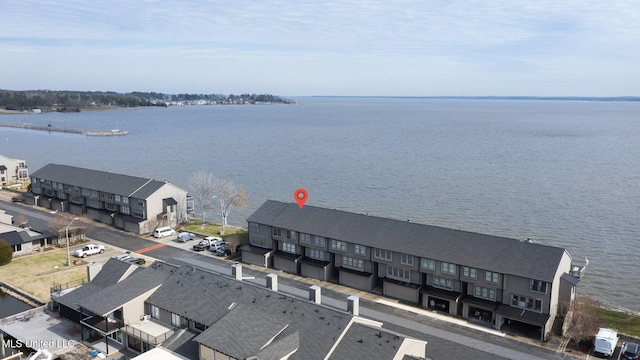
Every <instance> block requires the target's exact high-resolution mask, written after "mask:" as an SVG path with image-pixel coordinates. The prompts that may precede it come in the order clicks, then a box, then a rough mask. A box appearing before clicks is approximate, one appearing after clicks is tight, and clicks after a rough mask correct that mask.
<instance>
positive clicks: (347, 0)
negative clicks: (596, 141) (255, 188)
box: [0, 0, 640, 97]
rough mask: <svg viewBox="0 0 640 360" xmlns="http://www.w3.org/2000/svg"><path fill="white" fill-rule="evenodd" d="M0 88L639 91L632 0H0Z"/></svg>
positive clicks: (637, 17) (638, 29) (287, 92)
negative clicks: (0, 2)
mask: <svg viewBox="0 0 640 360" xmlns="http://www.w3.org/2000/svg"><path fill="white" fill-rule="evenodd" d="M0 89H10V90H30V89H49V90H78V91H116V92H131V91H155V92H162V93H166V94H177V93H204V94H212V93H216V94H241V93H269V94H274V95H281V96H309V95H326V96H332V95H336V96H603V97H607V96H640V1H638V0H619V1H618V0H603V1H591V0H581V1H572V0H549V1H548V0H532V1H528V0H527V1H525V0H504V1H503V0H481V1H476V0H464V1H463V0H417V1H412V0H407V1H402V0H393V1H390V0H387V1H368V0H358V1H356V0H353V1H352V0H343V1H333V0H322V1H320V0H315V1H307V0H295V1H285V0H282V1H267V0H260V1H246V0H234V1H206V0H200V1H193V0H179V1H164V0H146V1H144V0H133V1H132V0H110V1H102V0H91V1H83V0H65V1H51V0H3V1H2V6H1V11H0Z"/></svg>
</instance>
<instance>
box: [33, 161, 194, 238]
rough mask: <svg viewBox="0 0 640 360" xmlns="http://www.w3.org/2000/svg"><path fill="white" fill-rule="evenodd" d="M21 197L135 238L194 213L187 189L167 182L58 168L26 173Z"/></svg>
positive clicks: (94, 171) (78, 169) (174, 223)
mask: <svg viewBox="0 0 640 360" xmlns="http://www.w3.org/2000/svg"><path fill="white" fill-rule="evenodd" d="M25 196H26V199H25V202H26V203H28V204H31V205H37V206H41V207H45V208H48V209H52V210H57V211H63V212H69V213H72V214H76V215H86V216H89V217H91V218H93V219H94V220H96V221H100V222H102V223H105V224H109V225H112V226H114V227H117V228H120V229H124V230H127V231H131V232H135V233H139V234H145V233H149V232H151V231H153V229H154V228H156V227H159V226H170V227H176V226H177V225H178V224H179V223H181V222H182V221H184V220H187V219H188V218H189V217H191V216H192V214H193V211H194V202H193V198H192V197H190V196H189V195H188V193H187V191H186V190H184V189H181V188H180V187H178V186H176V185H173V184H171V183H169V182H166V181H157V180H153V179H147V178H141V177H136V176H130V175H122V174H114V173H109V172H105V171H99V170H91V169H86V168H80V167H75V166H69V165H58V164H48V165H46V166H44V167H43V168H41V169H39V170H37V171H35V172H34V173H33V174H31V192H29V193H27V194H26V195H25Z"/></svg>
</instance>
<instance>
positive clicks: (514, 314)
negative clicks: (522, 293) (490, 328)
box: [496, 304, 549, 326]
mask: <svg viewBox="0 0 640 360" xmlns="http://www.w3.org/2000/svg"><path fill="white" fill-rule="evenodd" d="M496 314H498V315H502V316H503V317H505V318H507V319H511V320H516V321H522V322H525V323H528V324H533V325H537V326H544V325H545V324H546V323H547V320H549V314H542V313H539V312H535V311H531V310H525V309H521V308H516V307H512V306H509V305H505V304H502V305H500V306H498V310H496Z"/></svg>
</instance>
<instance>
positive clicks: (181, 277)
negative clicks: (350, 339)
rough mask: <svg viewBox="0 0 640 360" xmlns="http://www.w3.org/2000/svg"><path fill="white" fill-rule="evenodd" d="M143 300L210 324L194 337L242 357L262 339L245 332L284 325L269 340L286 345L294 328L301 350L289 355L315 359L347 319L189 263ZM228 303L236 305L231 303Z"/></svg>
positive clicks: (270, 331)
mask: <svg viewBox="0 0 640 360" xmlns="http://www.w3.org/2000/svg"><path fill="white" fill-rule="evenodd" d="M147 302H148V303H150V304H152V305H156V306H158V307H160V308H162V309H165V310H168V311H170V312H173V313H176V314H179V315H182V316H185V317H187V318H189V319H191V320H195V321H197V322H200V323H203V324H205V325H207V326H209V328H208V329H207V330H206V331H205V332H203V333H202V334H200V335H199V336H198V337H196V338H195V341H197V342H199V343H201V344H203V345H204V346H207V347H210V348H212V349H218V348H219V347H220V346H222V347H224V349H225V350H226V351H228V352H229V355H231V356H233V357H236V358H244V357H246V356H245V355H246V354H247V351H249V352H250V350H251V349H253V350H255V351H256V353H257V352H258V351H259V350H260V349H259V348H257V349H256V348H255V347H256V346H257V344H258V343H261V342H262V341H263V340H264V337H263V336H261V337H260V338H259V339H258V338H255V339H254V340H248V339H247V338H248V337H247V336H246V334H248V333H254V332H256V330H258V332H259V333H262V334H265V335H271V336H275V335H276V334H277V331H280V330H281V329H282V328H284V327H285V325H287V324H288V326H287V327H286V329H285V330H284V331H282V332H281V333H280V334H279V335H278V336H277V337H276V339H274V342H273V343H272V344H273V345H275V343H276V342H277V341H281V340H282V341H283V343H282V344H287V345H286V346H284V345H283V347H281V348H284V349H287V348H290V347H291V344H290V340H291V339H292V338H291V337H290V336H292V335H293V334H294V333H295V332H298V333H299V335H298V336H299V342H300V348H299V349H298V351H297V352H296V353H295V354H294V355H293V356H292V357H291V358H290V359H313V358H318V354H327V353H328V352H329V350H330V349H331V346H332V345H333V342H334V341H333V340H331V339H334V338H335V337H336V336H338V335H339V334H340V333H341V332H342V330H344V329H345V327H346V325H347V324H348V322H349V320H350V319H351V315H349V314H347V313H344V312H340V311H337V310H333V309H329V308H327V307H324V306H320V305H317V304H314V303H312V302H309V301H306V300H305V301H303V300H299V299H297V298H292V297H290V296H286V295H284V294H281V293H276V292H273V291H271V290H268V289H266V288H263V287H258V286H255V285H251V284H248V283H243V282H239V281H236V280H231V279H228V278H225V277H222V276H220V275H217V274H213V273H210V272H208V271H205V270H202V269H199V268H194V267H192V266H182V267H181V268H180V269H179V270H177V271H176V272H174V273H173V275H171V276H170V277H169V278H168V279H167V280H166V281H165V282H164V285H163V286H161V287H160V288H159V289H158V290H156V291H155V292H154V293H153V294H152V295H151V296H150V297H149V299H148V300H147ZM233 303H235V304H236V305H235V306H231V305H232V304H233ZM230 307H231V309H230ZM227 316H229V317H227ZM281 325H282V326H281ZM276 328H277V329H276ZM274 331H275V332H274ZM223 334H227V335H223ZM221 336H226V337H228V338H229V339H241V340H243V341H240V342H238V341H236V342H233V341H229V342H228V343H225V342H221V341H220V340H219V338H220V337H221ZM285 339H287V340H285ZM244 340H246V341H248V342H245V341H244ZM252 341H253V342H255V344H254V343H253V342H252ZM249 345H250V346H249ZM262 345H264V343H262V344H260V346H262ZM279 348H280V347H279ZM265 349H266V348H265ZM273 350H274V351H275V350H276V348H274V349H273ZM253 355H255V353H254V354H253Z"/></svg>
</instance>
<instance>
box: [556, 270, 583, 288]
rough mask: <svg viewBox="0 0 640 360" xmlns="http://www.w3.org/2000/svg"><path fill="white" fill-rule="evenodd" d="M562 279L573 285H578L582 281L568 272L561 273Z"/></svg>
mask: <svg viewBox="0 0 640 360" xmlns="http://www.w3.org/2000/svg"><path fill="white" fill-rule="evenodd" d="M560 279H562V280H564V281H566V282H568V283H569V284H571V285H573V286H577V285H578V284H579V283H580V278H579V277H576V276H573V275H569V274H567V273H564V274H562V275H560Z"/></svg>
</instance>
